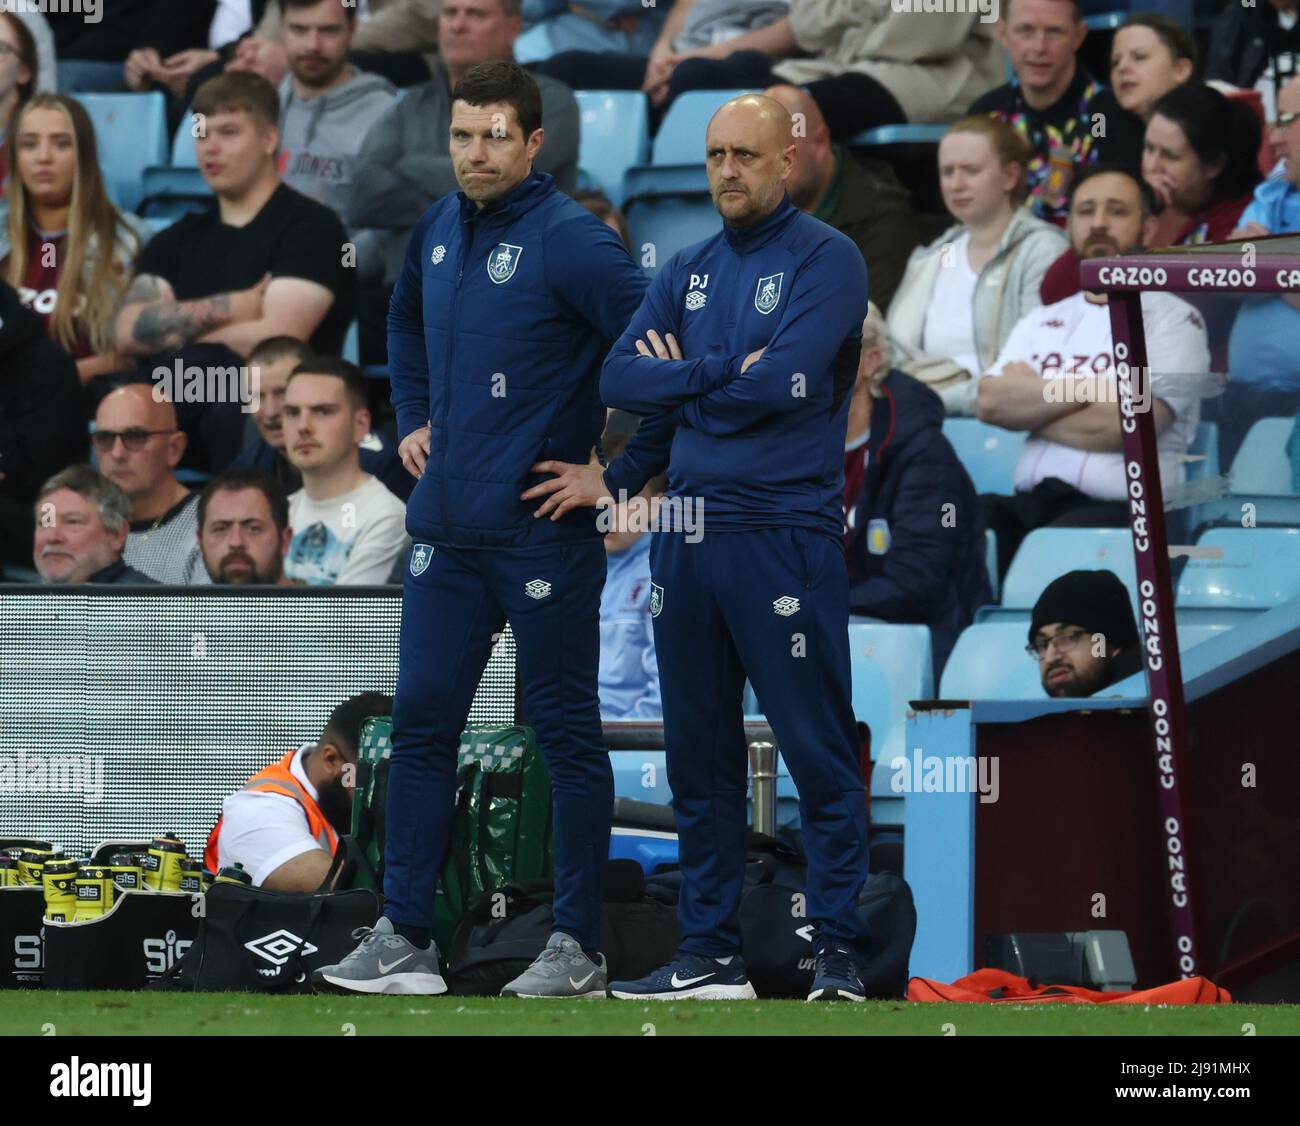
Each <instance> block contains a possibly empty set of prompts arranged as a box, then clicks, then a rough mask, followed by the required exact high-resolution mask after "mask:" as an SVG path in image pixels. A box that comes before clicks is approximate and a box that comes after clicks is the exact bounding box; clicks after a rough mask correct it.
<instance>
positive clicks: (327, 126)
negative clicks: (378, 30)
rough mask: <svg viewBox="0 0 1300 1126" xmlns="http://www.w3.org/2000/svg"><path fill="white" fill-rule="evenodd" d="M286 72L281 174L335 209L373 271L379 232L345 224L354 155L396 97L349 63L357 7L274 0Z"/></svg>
mask: <svg viewBox="0 0 1300 1126" xmlns="http://www.w3.org/2000/svg"><path fill="white" fill-rule="evenodd" d="M279 2H280V7H281V9H282V10H283V20H282V27H283V30H284V40H285V48H286V50H287V52H288V59H289V74H288V75H287V76H286V77H285V80H284V82H283V83H282V84H281V86H280V107H281V108H280V176H281V179H282V180H283V181H284V182H285V183H286V184H288V185H289V186H290V187H291V188H294V189H296V190H297V191H300V192H302V194H303V195H305V196H310V197H311V198H312V199H314V200H316V201H317V202H318V203H323V204H325V206H326V207H329V208H331V209H332V210H333V211H335V212H336V213H337V214H338V216H339V218H341V219H343V220H344V224H345V226H347V228H348V235H349V237H350V238H351V239H352V241H353V243H355V245H356V263H355V264H356V266H357V270H358V274H359V276H360V277H361V278H363V279H364V278H366V277H368V276H373V277H378V275H379V273H380V270H381V266H382V257H381V249H380V247H381V241H380V238H379V235H378V232H375V231H366V230H363V229H360V228H359V227H358V226H357V225H356V224H350V223H348V222H347V204H348V197H349V194H350V192H351V185H352V181H353V178H354V170H355V163H356V157H357V153H358V152H359V150H360V148H361V144H362V142H363V141H364V140H365V138H366V135H367V133H369V131H370V129H371V127H372V126H373V125H374V124H375V122H376V121H377V120H378V119H379V118H380V117H382V116H383V114H384V113H386V112H387V111H388V110H389V109H391V108H392V106H393V105H394V104H395V103H396V101H397V93H396V91H395V90H394V89H393V86H392V84H391V83H389V81H388V80H387V79H386V78H381V77H379V76H378V75H374V74H365V73H363V72H361V71H358V70H357V69H356V68H355V67H353V66H352V65H351V64H349V62H348V60H347V54H348V49H349V47H350V46H351V44H352V37H353V34H354V33H355V31H356V24H357V10H356V8H355V7H346V6H344V5H342V4H340V3H339V2H338V0H279Z"/></svg>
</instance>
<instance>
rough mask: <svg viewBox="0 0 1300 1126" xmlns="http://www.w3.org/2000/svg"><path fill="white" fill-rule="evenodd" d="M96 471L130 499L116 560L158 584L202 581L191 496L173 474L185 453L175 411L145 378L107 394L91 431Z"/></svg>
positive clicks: (194, 504) (194, 499) (204, 580)
mask: <svg viewBox="0 0 1300 1126" xmlns="http://www.w3.org/2000/svg"><path fill="white" fill-rule="evenodd" d="M92 441H93V442H94V445H95V452H96V453H97V455H98V457H99V468H100V471H101V472H102V473H103V474H104V476H105V477H107V478H108V479H109V480H110V481H112V482H113V484H115V485H116V486H117V487H118V488H119V489H121V490H122V491H123V492H124V493H125V494H126V495H127V497H128V498H129V499H130V502H131V509H130V521H131V523H130V531H129V534H128V535H127V537H126V548H125V550H124V551H123V558H124V559H125V560H126V562H127V563H129V564H130V565H131V566H132V567H134V568H136V570H138V571H143V572H144V573H145V574H146V575H148V576H149V577H150V578H151V579H154V580H155V581H156V582H160V583H187V584H204V583H207V582H208V581H209V580H208V575H207V572H206V571H205V570H204V568H203V560H202V557H201V556H200V554H199V545H198V539H197V533H198V516H197V509H198V497H196V496H195V495H194V494H193V493H192V492H190V490H189V489H187V488H186V487H185V486H184V485H182V484H181V483H180V482H179V481H178V480H177V479H176V474H175V472H174V470H175V468H176V466H177V465H179V464H180V460H181V457H182V455H183V454H184V453H185V435H184V433H183V432H182V431H181V430H180V429H178V427H177V424H176V408H175V407H173V406H172V404H171V403H169V402H167V401H166V400H165V399H164V400H163V401H161V402H160V401H159V400H158V399H155V398H154V389H153V387H151V386H150V385H149V384H146V383H128V384H126V385H125V386H123V387H118V388H116V389H115V390H113V391H110V392H109V393H108V394H107V395H106V396H104V398H103V400H102V401H101V402H100V404H99V409H98V410H97V411H96V412H95V432H94V434H93V435H92Z"/></svg>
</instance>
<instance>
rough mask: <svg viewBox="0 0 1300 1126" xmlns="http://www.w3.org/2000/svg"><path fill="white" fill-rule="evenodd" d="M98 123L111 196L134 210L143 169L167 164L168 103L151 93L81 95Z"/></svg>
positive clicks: (97, 133) (101, 158)
mask: <svg viewBox="0 0 1300 1126" xmlns="http://www.w3.org/2000/svg"><path fill="white" fill-rule="evenodd" d="M77 100H78V101H79V102H81V104H82V105H83V106H85V107H86V112H87V113H88V114H89V115H90V119H91V121H92V122H94V125H95V140H96V143H97V144H98V146H99V163H100V167H101V168H102V169H103V171H104V185H105V187H106V188H107V190H108V194H109V198H111V199H112V200H113V202H114V203H116V204H117V205H118V207H121V208H122V209H123V210H126V211H134V210H135V209H136V207H138V206H139V204H140V199H141V196H142V195H143V188H142V184H143V180H144V170H145V169H146V168H149V167H151V166H154V165H160V164H166V163H167V104H166V102H165V101H164V100H163V96H162V95H161V94H159V93H157V92H156V91H153V92H150V93H148V94H78V95H77Z"/></svg>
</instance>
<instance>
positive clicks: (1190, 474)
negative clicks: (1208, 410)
mask: <svg viewBox="0 0 1300 1126" xmlns="http://www.w3.org/2000/svg"><path fill="white" fill-rule="evenodd" d="M1187 454H1188V456H1189V457H1192V458H1195V459H1196V460H1195V461H1189V462H1187V467H1186V470H1185V472H1186V475H1187V480H1189V481H1200V480H1202V479H1204V478H1206V477H1217V476H1218V475H1219V428H1218V427H1217V426H1216V425H1215V424H1214V423H1213V422H1202V423H1200V424H1199V425H1198V426H1197V427H1196V435H1195V436H1194V437H1193V439H1192V444H1191V445H1190V446H1188V447H1187Z"/></svg>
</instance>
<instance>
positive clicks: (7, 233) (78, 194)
mask: <svg viewBox="0 0 1300 1126" xmlns="http://www.w3.org/2000/svg"><path fill="white" fill-rule="evenodd" d="M7 157H8V164H9V169H10V173H11V176H10V184H9V193H8V205H9V206H8V217H7V221H6V222H5V223H4V224H3V225H2V226H0V269H2V270H3V276H4V278H5V280H7V281H8V282H9V284H10V285H12V286H13V287H14V288H15V289H16V290H17V291H18V294H19V296H20V298H21V299H22V302H23V304H24V305H26V306H27V307H28V308H29V309H31V310H32V311H33V312H34V313H36V314H37V316H39V317H40V318H41V320H42V321H43V322H44V324H45V330H46V333H47V334H48V335H49V336H50V338H51V339H53V340H54V341H55V342H56V343H57V344H59V345H60V346H61V347H62V348H63V349H64V350H65V351H67V352H68V353H70V354H71V355H72V357H73V358H74V359H75V360H76V361H77V373H78V375H79V376H80V378H81V381H82V383H83V384H85V383H87V382H89V381H90V380H91V379H93V378H94V377H95V376H97V375H103V374H107V373H110V372H116V371H124V370H127V369H129V368H130V367H131V366H132V365H131V362H130V361H129V360H127V359H126V358H125V357H122V356H119V355H117V354H116V351H115V348H114V343H113V337H114V319H115V317H116V314H117V311H118V307H119V305H120V304H121V301H122V298H123V297H124V296H125V294H126V290H127V287H128V286H129V285H130V284H131V277H132V274H133V273H134V270H135V263H136V260H137V259H138V257H139V254H140V250H141V248H142V247H143V246H144V243H145V242H146V241H147V239H148V233H147V232H148V228H147V227H146V226H145V225H144V223H143V222H142V221H141V220H139V219H136V218H135V217H134V216H131V215H127V214H125V213H124V212H122V211H120V210H118V208H117V207H115V206H114V205H113V203H112V202H111V201H110V200H109V198H108V193H107V192H106V191H105V189H104V180H103V176H102V175H101V173H100V170H99V154H98V151H97V146H96V143H95V129H94V126H93V125H92V123H91V120H90V118H89V116H88V115H87V114H86V111H85V109H84V108H82V106H81V104H80V103H79V102H77V101H76V100H75V99H73V98H69V97H67V96H65V95H62V94H37V95H36V96H35V97H33V98H32V99H31V100H30V101H28V102H27V104H26V105H25V106H23V108H22V110H21V111H20V112H19V114H18V116H17V119H16V120H15V122H14V125H13V128H12V129H11V130H10V134H9V141H8V145H7Z"/></svg>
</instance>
